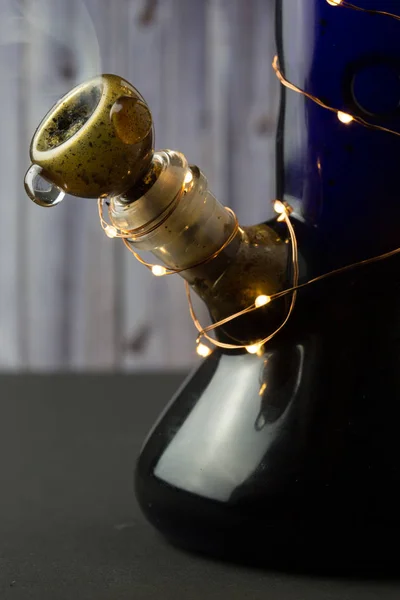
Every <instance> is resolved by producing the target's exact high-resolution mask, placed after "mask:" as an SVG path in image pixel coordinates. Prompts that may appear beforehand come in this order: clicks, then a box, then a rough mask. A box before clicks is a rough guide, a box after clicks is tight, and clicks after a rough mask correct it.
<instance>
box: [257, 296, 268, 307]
mask: <svg viewBox="0 0 400 600" xmlns="http://www.w3.org/2000/svg"><path fill="white" fill-rule="evenodd" d="M269 302H271V298H270V297H269V296H264V295H261V296H257V298H256V299H255V301H254V304H255V305H256V307H257V308H260V306H265V305H266V304H268V303H269Z"/></svg>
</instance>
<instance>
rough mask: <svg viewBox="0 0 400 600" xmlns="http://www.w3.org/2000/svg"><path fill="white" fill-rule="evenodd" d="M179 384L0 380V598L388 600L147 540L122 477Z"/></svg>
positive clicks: (152, 378)
mask: <svg viewBox="0 0 400 600" xmlns="http://www.w3.org/2000/svg"><path fill="white" fill-rule="evenodd" d="M181 379H182V375H157V374H153V375H147V376H131V377H128V376H115V377H98V376H91V377H83V376H82V377H81V376H75V377H71V376H70V377H66V376H60V377H31V376H29V377H28V376H26V377H24V376H20V377H0V482H1V491H0V598H1V600H9V599H12V600H25V599H27V600H28V599H35V600H36V599H37V600H39V599H40V600H71V599H74V600H89V599H96V600H125V599H126V600H128V599H129V600H142V599H143V600H147V599H156V598H157V599H158V598H162V599H163V600H181V599H182V600H185V599H188V600H197V599H201V600H204V599H205V598H207V599H209V600H213V599H217V598H218V599H220V598H229V599H230V600H239V599H240V600H242V599H247V598H248V599H249V600H258V599H260V600H261V599H263V600H269V599H274V600H275V599H276V600H303V599H305V600H313V599H315V600H336V599H341V600H355V599H357V600H358V599H360V600H371V599H375V598H376V599H380V600H381V599H382V598H384V599H386V598H388V599H389V598H393V599H396V600H398V598H399V597H400V584H399V583H393V582H388V583H385V582H364V583H363V582H357V581H340V580H336V581H332V580H329V579H317V578H310V577H294V576H287V575H283V574H274V573H267V572H262V571H256V570H254V571H252V570H251V569H248V568H239V567H237V566H230V565H224V564H218V563H214V562H212V561H208V560H206V559H200V558H197V557H194V556H191V555H189V554H185V553H183V552H179V551H177V550H175V549H173V548H171V547H170V546H168V545H167V544H166V543H165V542H164V541H163V540H162V539H161V538H160V537H159V536H158V535H157V533H156V532H155V531H154V530H153V529H152V528H151V527H150V526H149V525H148V524H147V523H146V522H145V520H144V519H143V517H142V515H141V514H140V511H139V509H138V507H137V505H136V502H135V500H134V497H133V493H132V468H133V463H134V459H135V457H136V456H137V454H138V452H139V449H140V446H141V443H142V441H143V438H144V437H145V435H146V433H147V430H148V429H149V427H150V425H151V424H152V422H153V420H154V418H155V417H156V415H157V413H158V412H159V410H160V409H161V407H162V406H163V405H164V403H165V401H166V400H168V399H169V397H170V396H171V393H172V392H173V391H174V390H175V389H176V387H177V385H178V383H179V381H180V380H181Z"/></svg>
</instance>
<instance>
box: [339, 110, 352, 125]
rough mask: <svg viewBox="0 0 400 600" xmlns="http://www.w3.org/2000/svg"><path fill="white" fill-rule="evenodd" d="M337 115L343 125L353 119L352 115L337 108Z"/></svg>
mask: <svg viewBox="0 0 400 600" xmlns="http://www.w3.org/2000/svg"><path fill="white" fill-rule="evenodd" d="M337 117H338V119H339V121H341V122H342V123H344V124H345V125H348V124H349V123H351V122H352V121H354V117H352V116H351V115H349V114H347V113H345V112H342V111H341V110H338V113H337Z"/></svg>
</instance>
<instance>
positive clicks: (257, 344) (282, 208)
mask: <svg viewBox="0 0 400 600" xmlns="http://www.w3.org/2000/svg"><path fill="white" fill-rule="evenodd" d="M277 208H278V209H279V213H280V214H281V215H282V216H283V217H284V221H285V223H286V225H287V228H288V230H289V234H290V239H291V244H292V268H293V287H292V288H291V289H292V292H291V293H292V299H291V303H290V306H289V310H288V312H287V315H286V317H285V319H284V320H283V322H282V323H281V324H280V325H279V327H277V329H275V331H273V332H272V333H271V334H270V335H268V336H266V337H265V338H263V339H262V340H258V341H254V342H253V343H252V344H228V343H225V342H220V341H219V340H217V339H215V338H213V337H211V336H210V335H209V334H208V332H210V331H212V330H214V329H217V328H218V327H221V326H222V325H224V324H225V323H228V322H229V321H232V320H233V319H237V318H238V317H241V316H243V315H245V314H247V313H250V312H252V311H254V310H257V309H258V308H260V306H257V305H256V302H254V303H253V304H252V305H251V306H249V307H247V308H245V309H243V310H241V311H239V312H237V313H235V314H233V315H230V316H229V317H226V318H225V319H222V320H221V321H217V322H216V323H212V324H211V325H208V326H207V327H202V326H201V324H200V322H199V320H198V318H197V316H196V313H195V311H194V307H193V303H192V297H191V294H190V286H189V284H188V282H187V281H185V288H186V296H187V300H188V303H189V310H190V315H191V317H192V320H193V323H194V325H195V327H196V329H197V331H198V332H199V335H198V337H197V343H199V342H200V341H201V339H202V338H205V339H207V340H208V341H209V342H210V343H211V344H213V345H214V346H218V347H219V348H225V349H227V350H235V349H243V348H245V349H246V350H247V351H248V352H250V353H251V354H255V353H256V352H257V349H260V350H261V349H262V347H263V346H264V345H265V344H266V343H267V342H269V341H270V340H271V339H272V338H273V337H275V336H276V334H277V333H279V331H281V329H283V327H284V326H285V325H286V323H287V322H288V320H289V319H290V317H291V315H292V312H293V309H294V306H295V303H296V297H297V290H296V288H297V285H298V280H299V261H298V247H297V239H296V234H295V231H294V228H293V225H292V223H291V222H290V207H287V206H286V205H285V204H284V203H283V202H280V201H279V200H277V201H276V202H275V210H277ZM277 212H278V211H277ZM288 293H289V292H288ZM268 298H269V299H270V300H272V298H273V296H272V295H271V296H268ZM256 300H257V299H256ZM261 306H264V305H263V304H262V305H261ZM253 349H255V352H253Z"/></svg>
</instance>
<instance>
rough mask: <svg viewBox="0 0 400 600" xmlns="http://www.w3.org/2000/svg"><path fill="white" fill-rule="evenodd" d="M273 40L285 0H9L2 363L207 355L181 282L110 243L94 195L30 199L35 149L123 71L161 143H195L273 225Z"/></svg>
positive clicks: (116, 364)
mask: <svg viewBox="0 0 400 600" xmlns="http://www.w3.org/2000/svg"><path fill="white" fill-rule="evenodd" d="M274 47H275V42H274V2H273V0H158V1H157V0H85V2H84V3H83V2H82V0H0V76H1V94H0V102H1V105H0V135H1V143H0V182H1V183H0V186H1V187H0V194H1V196H0V197H1V200H0V369H2V370H22V371H25V370H38V371H43V370H65V369H72V370H88V369H101V370H109V369H144V368H165V369H173V368H178V367H186V366H189V365H191V364H193V363H194V362H196V360H197V357H196V354H195V352H194V341H195V337H196V332H195V329H194V327H193V325H192V323H191V320H190V317H189V315H188V310H187V305H186V300H185V294H184V288H183V283H182V280H181V279H180V278H179V276H176V277H166V278H160V279H157V278H155V277H152V276H151V274H150V273H149V272H148V271H147V270H146V269H145V268H144V267H141V266H140V265H139V264H138V263H137V262H136V261H135V260H134V259H133V257H132V256H131V255H130V254H129V253H128V252H127V251H126V250H125V249H124V247H123V245H122V243H121V242H120V241H118V240H109V239H108V238H106V237H105V236H104V234H103V232H102V231H101V229H100V226H99V222H98V218H97V214H96V203H95V201H90V200H84V199H78V198H70V197H68V198H66V199H65V200H64V202H63V203H62V204H61V205H60V206H58V207H57V208H53V209H42V208H40V207H38V206H36V205H34V204H33V203H32V202H30V200H29V199H28V198H27V197H26V195H25V193H24V189H23V175H24V172H25V171H26V169H27V168H28V166H29V156H28V149H29V142H30V139H31V137H32V134H33V132H34V129H35V127H36V126H37V125H38V123H39V122H40V120H41V119H42V117H43V116H44V114H45V113H46V112H47V111H48V110H49V108H50V107H51V106H52V105H53V104H54V102H55V101H56V100H57V99H58V98H59V97H60V96H62V95H63V94H64V93H65V92H67V91H68V90H69V89H70V88H71V87H73V86H75V85H76V84H77V83H79V82H81V81H82V80H84V79H86V78H88V77H91V76H93V75H95V74H97V73H99V72H113V73H116V74H119V75H121V76H123V77H125V78H126V79H128V80H129V81H131V82H132V83H133V84H134V85H135V86H136V87H137V88H138V89H139V90H140V92H141V93H142V94H143V95H144V97H145V98H146V100H147V102H148V103H149V105H150V107H151V109H152V111H153V115H154V120H155V127H156V146H157V147H158V148H172V149H177V150H180V151H182V152H184V153H185V154H186V156H187V157H188V159H189V161H190V162H191V163H194V164H197V165H198V166H199V167H200V168H201V169H202V170H203V171H204V172H205V174H206V175H207V177H208V179H209V183H210V187H211V189H212V190H213V191H214V193H215V194H216V195H217V197H218V198H219V199H220V201H221V202H223V203H224V204H227V205H230V206H232V207H233V208H234V210H235V211H236V213H237V215H238V217H239V219H240V221H241V222H242V223H243V224H251V223H255V222H258V221H260V220H264V219H266V218H267V217H269V216H270V214H271V212H270V204H269V203H270V200H271V199H272V198H273V195H274V185H275V182H274V170H275V128H276V118H277V111H278V102H279V98H278V91H279V86H278V82H277V81H276V80H275V76H274V74H273V72H272V69H271V61H272V58H273V54H274ZM204 314H205V313H204V312H203V315H204Z"/></svg>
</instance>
